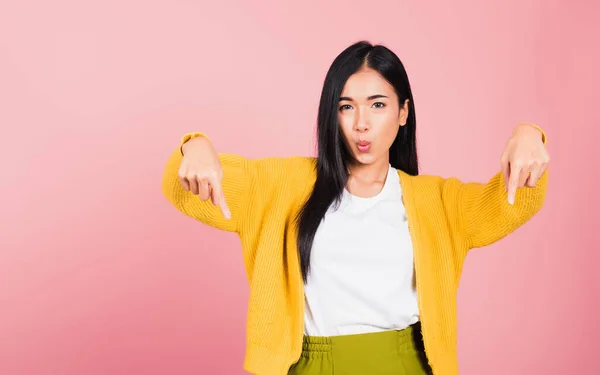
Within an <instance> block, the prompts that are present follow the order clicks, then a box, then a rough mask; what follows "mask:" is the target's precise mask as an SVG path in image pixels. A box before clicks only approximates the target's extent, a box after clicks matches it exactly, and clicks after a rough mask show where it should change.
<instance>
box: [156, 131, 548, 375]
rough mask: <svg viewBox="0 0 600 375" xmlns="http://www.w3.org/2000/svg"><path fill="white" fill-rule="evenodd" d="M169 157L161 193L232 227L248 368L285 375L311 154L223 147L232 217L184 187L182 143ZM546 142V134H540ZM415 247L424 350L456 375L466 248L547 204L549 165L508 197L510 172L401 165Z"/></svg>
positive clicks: (298, 290)
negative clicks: (242, 289) (456, 173)
mask: <svg viewBox="0 0 600 375" xmlns="http://www.w3.org/2000/svg"><path fill="white" fill-rule="evenodd" d="M194 136H204V134H202V133H190V134H186V135H185V136H184V137H183V138H182V140H181V143H180V145H179V147H177V148H176V149H175V150H174V151H173V153H172V154H171V156H170V158H169V159H168V161H167V165H166V168H165V171H164V175H163V181H162V191H163V194H164V196H165V197H166V198H167V199H168V201H169V202H170V203H171V204H172V205H173V206H174V207H176V208H177V209H178V210H179V211H180V212H181V213H183V214H185V215H187V216H189V217H191V218H194V219H197V220H199V221H201V222H202V223H205V224H207V225H210V226H212V227H215V228H218V229H222V230H226V231H231V232H236V233H237V234H238V235H239V237H240V239H241V244H242V249H243V257H244V264H245V268H246V272H247V275H248V282H249V284H250V296H249V307H248V312H247V342H246V356H245V361H244V368H245V369H246V370H247V371H249V372H250V373H253V374H259V375H284V374H287V372H288V369H289V367H290V366H291V365H292V364H293V363H295V362H296V361H297V360H298V359H299V357H300V353H301V350H302V336H303V332H304V294H303V282H302V277H301V273H300V266H299V257H298V252H297V247H296V229H297V228H296V225H295V221H294V218H295V217H296V214H297V213H298V210H299V209H300V208H301V206H302V205H303V203H304V202H305V201H306V199H307V198H308V196H309V195H310V193H311V191H312V187H313V184H314V181H315V179H316V172H315V161H316V159H314V158H310V157H270V158H262V159H253V160H250V159H246V158H244V157H241V156H239V155H234V154H220V155H219V156H220V160H221V164H222V169H223V173H224V177H223V182H222V187H223V190H224V193H225V197H226V200H227V203H228V205H229V208H230V210H231V213H232V218H231V219H230V220H226V219H225V218H224V217H223V215H222V214H221V211H220V209H219V208H218V207H215V206H213V205H212V203H211V202H210V200H208V201H202V200H200V199H199V197H198V196H196V195H193V194H192V193H191V192H187V191H185V190H183V189H182V187H181V185H180V183H179V180H178V169H179V166H180V163H181V159H182V154H181V149H180V147H181V145H182V144H183V143H184V142H185V141H187V140H188V139H190V138H191V137H194ZM543 139H544V143H545V141H546V136H545V134H544V136H543ZM398 174H399V176H400V182H401V185H402V191H403V199H404V204H405V206H406V211H407V215H408V223H409V228H410V233H411V237H412V242H413V246H414V255H415V256H414V259H415V269H416V281H417V292H418V303H419V311H420V316H421V324H422V330H423V339H424V344H425V350H426V353H427V357H428V359H429V363H430V365H431V366H432V368H433V371H434V374H436V375H438V374H439V375H455V374H458V361H457V312H456V296H457V289H458V283H459V279H460V275H461V269H462V267H463V263H464V260H465V257H466V255H467V253H468V251H469V250H470V249H472V248H477V247H482V246H486V245H489V244H491V243H493V242H495V241H498V240H500V239H501V238H503V237H505V236H506V235H508V234H509V233H511V232H513V231H514V230H515V229H517V228H518V227H519V226H521V225H523V224H524V223H525V222H526V221H527V220H529V219H530V218H531V217H532V216H533V215H534V214H535V213H536V212H538V211H539V210H540V208H541V207H542V205H543V203H544V199H545V195H546V187H547V183H548V172H546V173H544V175H543V176H542V177H541V178H540V180H539V181H538V183H537V186H536V187H534V188H529V187H524V188H520V189H518V190H517V195H516V199H515V203H514V205H510V204H509V203H508V201H507V193H506V191H505V187H504V179H503V178H502V174H501V173H497V174H496V175H495V176H493V177H492V178H491V179H490V180H489V181H488V182H487V183H472V182H470V183H463V182H461V181H459V180H458V179H456V178H441V177H437V176H428V175H420V176H410V175H408V174H406V173H404V172H401V171H400V172H399V173H398Z"/></svg>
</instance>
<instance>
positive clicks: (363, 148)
mask: <svg viewBox="0 0 600 375" xmlns="http://www.w3.org/2000/svg"><path fill="white" fill-rule="evenodd" d="M356 146H357V147H358V151H360V152H369V150H370V149H371V142H367V141H359V142H357V143H356Z"/></svg>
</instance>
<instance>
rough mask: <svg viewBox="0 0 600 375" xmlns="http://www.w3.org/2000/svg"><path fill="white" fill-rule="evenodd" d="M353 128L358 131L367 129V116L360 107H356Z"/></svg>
mask: <svg viewBox="0 0 600 375" xmlns="http://www.w3.org/2000/svg"><path fill="white" fill-rule="evenodd" d="M354 130H356V131H358V132H365V131H367V130H369V119H368V118H367V111H366V110H365V109H364V108H363V107H362V106H360V107H358V110H357V111H356V121H355V122H354Z"/></svg>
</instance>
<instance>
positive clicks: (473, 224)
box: [458, 170, 548, 248]
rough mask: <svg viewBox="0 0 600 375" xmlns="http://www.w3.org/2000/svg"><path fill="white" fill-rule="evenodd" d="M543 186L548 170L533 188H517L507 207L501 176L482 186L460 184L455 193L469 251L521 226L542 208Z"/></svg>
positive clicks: (544, 192)
mask: <svg viewBox="0 0 600 375" xmlns="http://www.w3.org/2000/svg"><path fill="white" fill-rule="evenodd" d="M547 186H548V170H546V172H545V173H544V175H543V176H542V177H541V178H540V179H539V180H538V182H537V184H536V186H535V187H533V188H530V187H522V188H519V189H517V194H516V197H515V203H514V204H513V205H511V204H509V203H508V193H507V192H506V190H505V184H504V178H503V176H502V173H497V174H496V175H495V176H494V177H492V178H491V179H490V180H489V181H488V182H487V183H485V184H481V183H466V184H462V185H461V187H460V189H459V193H458V197H459V202H460V203H459V217H460V218H461V221H462V222H463V227H464V229H465V232H466V236H467V240H468V242H469V244H470V248H477V247H483V246H487V245H490V244H492V243H494V242H496V241H498V240H500V239H502V238H504V237H505V236H507V235H508V234H510V233H511V232H513V231H514V230H516V229H517V228H518V227H520V226H522V225H523V224H525V223H526V222H527V221H528V220H529V219H531V218H532V217H533V216H534V215H535V214H536V213H537V212H538V211H539V210H540V209H541V208H542V206H543V204H544V201H545V198H546V189H547Z"/></svg>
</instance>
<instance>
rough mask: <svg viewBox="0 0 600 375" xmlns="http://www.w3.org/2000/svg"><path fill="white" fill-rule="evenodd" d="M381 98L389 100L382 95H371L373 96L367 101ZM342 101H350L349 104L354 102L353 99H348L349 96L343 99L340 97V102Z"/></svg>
mask: <svg viewBox="0 0 600 375" xmlns="http://www.w3.org/2000/svg"><path fill="white" fill-rule="evenodd" d="M379 98H387V96H385V95H381V94H377V95H371V96H369V97H368V98H367V100H374V99H379ZM342 100H346V101H349V102H351V101H353V99H352V98H350V97H348V96H342V97H340V102H341V101H342Z"/></svg>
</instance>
